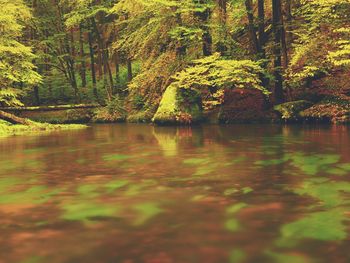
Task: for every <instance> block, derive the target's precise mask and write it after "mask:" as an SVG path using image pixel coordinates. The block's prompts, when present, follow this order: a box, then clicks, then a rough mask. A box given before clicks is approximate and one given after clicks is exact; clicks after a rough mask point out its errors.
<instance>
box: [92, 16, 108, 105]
mask: <svg viewBox="0 0 350 263" xmlns="http://www.w3.org/2000/svg"><path fill="white" fill-rule="evenodd" d="M91 22H92V26H93V29H94V31H95V34H96V39H97V43H98V49H99V53H100V55H101V57H100V60H101V61H100V62H102V63H103V67H104V69H105V71H106V73H108V77H109V83H107V76H106V74H103V78H104V82H105V83H106V84H107V85H106V86H105V88H106V93H107V98H108V100H111V99H112V96H113V94H112V89H113V76H112V72H111V68H110V66H109V63H108V51H107V48H106V47H105V45H104V43H103V39H102V36H101V34H100V31H99V29H98V27H97V24H96V21H95V19H94V18H92V19H91Z"/></svg>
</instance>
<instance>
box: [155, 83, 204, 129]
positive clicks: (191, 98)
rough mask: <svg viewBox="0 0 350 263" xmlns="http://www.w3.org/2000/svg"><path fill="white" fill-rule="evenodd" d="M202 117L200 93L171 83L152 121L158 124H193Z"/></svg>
mask: <svg viewBox="0 0 350 263" xmlns="http://www.w3.org/2000/svg"><path fill="white" fill-rule="evenodd" d="M201 119H202V100H201V97H200V94H199V93H197V92H196V91H193V90H189V89H179V88H177V87H175V86H172V85H170V86H169V87H168V88H167V89H166V91H165V93H164V94H163V97H162V100H161V102H160V105H159V107H158V110H157V112H156V114H155V115H154V117H153V119H152V121H153V122H154V123H156V124H191V123H195V122H198V121H200V120H201Z"/></svg>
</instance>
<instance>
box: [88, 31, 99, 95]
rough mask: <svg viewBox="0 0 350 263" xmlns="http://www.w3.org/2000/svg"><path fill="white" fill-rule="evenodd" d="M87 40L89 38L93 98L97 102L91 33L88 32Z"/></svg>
mask: <svg viewBox="0 0 350 263" xmlns="http://www.w3.org/2000/svg"><path fill="white" fill-rule="evenodd" d="M88 38H89V49H90V70H91V78H92V88H93V93H94V96H95V97H96V99H97V100H98V94H97V81H96V70H95V51H94V48H93V46H92V32H91V31H89V34H88Z"/></svg>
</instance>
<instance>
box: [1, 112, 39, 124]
mask: <svg viewBox="0 0 350 263" xmlns="http://www.w3.org/2000/svg"><path fill="white" fill-rule="evenodd" d="M0 119H3V120H5V121H8V122H10V123H12V124H22V125H31V124H32V123H31V121H30V120H28V119H24V118H20V117H17V116H15V115H13V114H11V113H7V112H4V111H2V110H0Z"/></svg>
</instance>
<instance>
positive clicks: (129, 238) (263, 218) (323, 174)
mask: <svg viewBox="0 0 350 263" xmlns="http://www.w3.org/2000/svg"><path fill="white" fill-rule="evenodd" d="M325 138H326V139H325ZM349 138H350V133H349V130H348V128H347V127H337V128H334V127H301V126H277V125H276V126H273V125H259V126H255V125H237V126H197V127H192V128H190V127H153V126H150V125H130V124H129V125H124V124H123V125H109V126H108V125H106V126H103V125H102V126H95V127H92V128H89V129H87V130H83V131H81V130H80V131H66V132H60V133H52V134H44V135H40V136H23V137H22V136H21V137H11V138H6V139H0V160H1V161H0V165H1V166H0V228H1V233H2V235H1V237H0V262H1V263H2V262H53V263H55V262H123V263H124V262H125V263H126V262H128V263H129V262H208V263H209V262H262V263H263V262H293V263H294V262H296V263H298V262H348V261H349V260H350V256H348V253H347V246H349V243H350V242H349V215H350V203H349V202H350V199H349V197H350V179H349V175H350V156H349V151H348V149H349V147H350V141H349Z"/></svg>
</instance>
